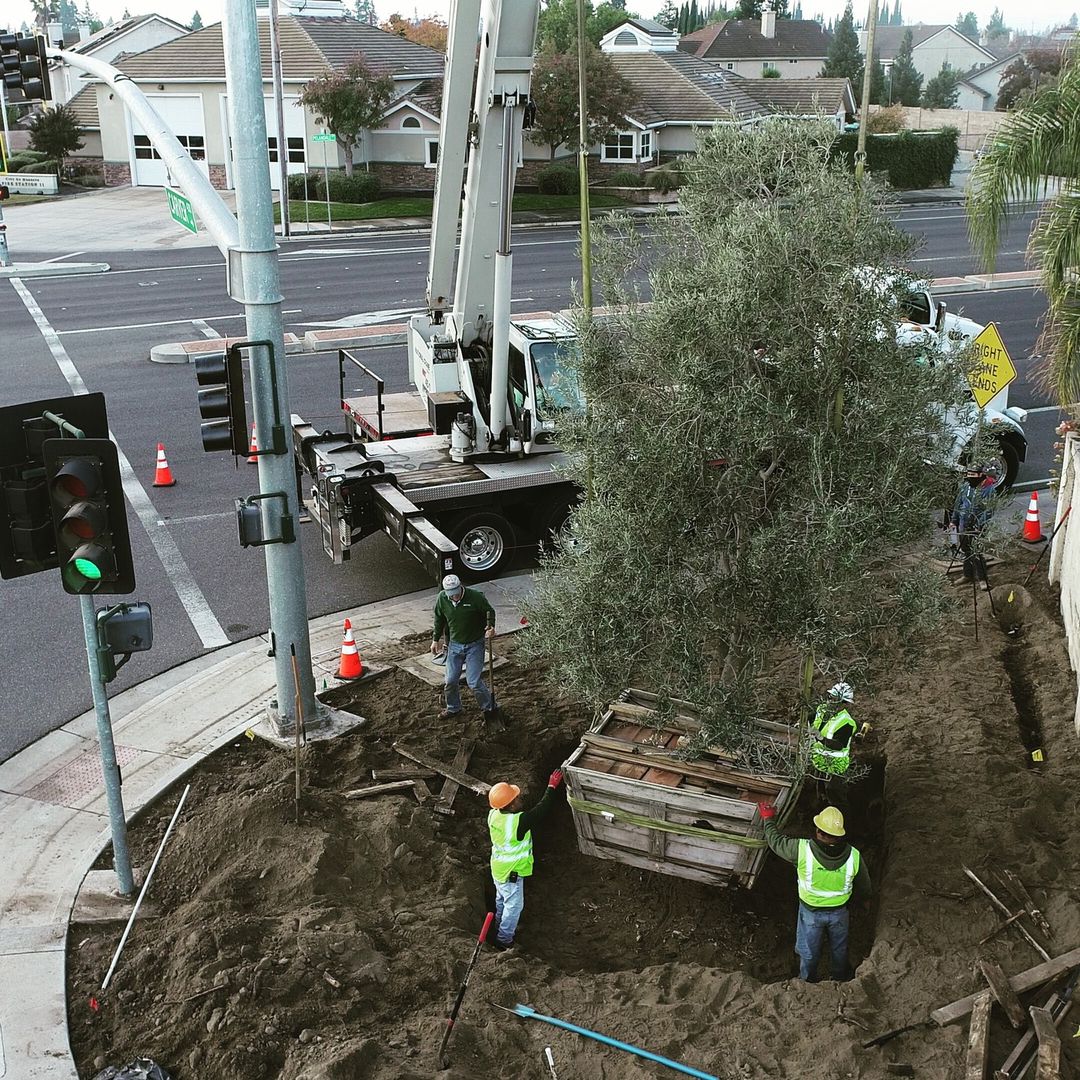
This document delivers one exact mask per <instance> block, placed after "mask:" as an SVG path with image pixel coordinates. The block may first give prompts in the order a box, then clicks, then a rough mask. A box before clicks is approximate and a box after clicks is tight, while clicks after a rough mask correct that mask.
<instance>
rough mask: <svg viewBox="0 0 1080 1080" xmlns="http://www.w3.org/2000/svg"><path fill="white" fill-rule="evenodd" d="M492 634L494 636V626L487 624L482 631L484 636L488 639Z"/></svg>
mask: <svg viewBox="0 0 1080 1080" xmlns="http://www.w3.org/2000/svg"><path fill="white" fill-rule="evenodd" d="M494 636H495V627H494V626H489V627H488V628H487V629H486V630H485V631H484V637H486V638H487V639H488V640H489V641H490V640H491V639H492V638H493V637H494Z"/></svg>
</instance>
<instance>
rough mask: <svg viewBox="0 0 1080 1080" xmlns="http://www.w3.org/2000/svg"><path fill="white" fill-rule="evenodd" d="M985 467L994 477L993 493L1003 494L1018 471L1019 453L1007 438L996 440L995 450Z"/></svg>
mask: <svg viewBox="0 0 1080 1080" xmlns="http://www.w3.org/2000/svg"><path fill="white" fill-rule="evenodd" d="M985 464H986V467H987V470H988V471H989V473H990V475H991V476H993V478H994V494H995V495H1004V494H1005V493H1006V492H1007V491H1009V490H1010V488H1012V486H1013V484H1015V483H1016V474H1017V473H1018V472H1019V471H1020V455H1019V454H1018V453H1017V452H1016V447H1015V446H1013V444H1012V443H1011V442H1009V440H1008V439H1000V438H999V439H998V440H997V452H996V453H994V454H992V455H991V456H990V458H989V460H988V461H986V463H985Z"/></svg>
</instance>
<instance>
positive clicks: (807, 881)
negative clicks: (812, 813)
mask: <svg viewBox="0 0 1080 1080" xmlns="http://www.w3.org/2000/svg"><path fill="white" fill-rule="evenodd" d="M758 811H759V812H760V814H761V819H762V821H763V822H764V823H765V842H766V843H767V844H768V845H769V849H770V850H771V851H773V852H775V853H776V854H777V855H779V856H780V858H781V859H783V860H785V862H789V863H793V864H794V865H795V871H796V878H797V881H798V886H799V921H798V924H797V926H796V930H795V952H796V953H798V956H799V978H800V979H803V980H804V981H805V982H817V981H818V975H817V969H818V962H819V961H820V960H821V954H822V951H823V949H824V946H825V938H826V937H828V939H829V953H830V958H831V971H832V977H833V978H834V979H835V980H837V981H838V982H846V981H847V980H848V979H850V978H851V975H852V972H851V967H850V965H849V964H848V901H849V900H850V899H851V897H852V895H853V894H857V895H858V896H859V897H860V898H862V899H866V900H869V898H870V872H869V870H867V869H866V864H865V863H864V862H863V859H862V855H861V854H860V853H859V851H858V849H857V848H854V847H852V846H851V844H849V843H848V842H847V841H846V840H844V815H843V814H841V813H840V811H839V810H837V809H836V807H835V806H826V807H825V809H824V810H822V811H821V813H820V814H818V815H817V817H815V818H814V828H815V832H814V838H813V839H812V840H806V839H799V838H798V837H794V836H785V835H784V834H783V833H782V832H780V830H779V829H778V828H777V827H776V825H775V824H774V822H773V820H772V819H773V818H774V817H775V815H776V807H775V806H773V805H772V804H771V803H768V802H759V803H758Z"/></svg>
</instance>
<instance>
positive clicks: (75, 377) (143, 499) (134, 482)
mask: <svg viewBox="0 0 1080 1080" xmlns="http://www.w3.org/2000/svg"><path fill="white" fill-rule="evenodd" d="M10 280H11V285H12V288H14V290H15V292H16V293H17V294H18V296H19V299H20V300H21V301H22V302H23V305H24V306H25V307H26V310H27V311H28V312H29V313H30V317H31V318H32V319H33V320H34V322H35V323H37V328H38V330H39V331H40V332H41V336H42V337H43V338H44V339H45V344H46V345H48V347H49V352H51V353H52V355H53V359H54V360H55V361H56V366H57V367H58V368H59V369H60V374H61V375H63V376H64V379H65V381H66V382H67V384H68V386H70V387H71V389H72V392H73V393H75V394H87V393H89V391H88V390H87V388H86V383H85V382H83V378H82V376H81V375H80V374H79V370H78V368H76V367H75V364H74V363H73V362H72V359H71V357H70V356H68V354H67V350H66V349H65V348H64V344H63V342H62V341H61V340H60V338H59V336H58V335H57V333H56V331H55V330H54V329H53V328H52V326H51V325H50V323H49V320H48V319H47V318H46V317H45V313H44V312H43V311H42V310H41V308H40V307H39V306H38V303H37V301H36V300H35V299H34V297H33V295H32V294H31V292H30V290H29V289H28V288H27V287H26V286H25V285H24V284H23V282H22V279H21V278H11V279H10ZM109 437H110V438H111V439H112V441H113V442H114V443H116V436H115V435H113V433H112V432H111V431H110V432H109ZM116 452H117V457H118V458H119V460H120V476H121V480H122V482H123V485H124V494H125V495H126V496H127V500H128V502H129V503H131V506H132V509H133V510H134V511H135V514H136V515H137V516H138V518H139V521H141V522H142V525H143V528H144V529H146V534H147V536H149V537H150V543H151V544H153V545H154V550H155V551H156V552H157V556H158V558H159V559H160V560H161V565H162V567H163V568H164V570H165V573H166V575H167V576H168V578H169V581H170V582H171V583H172V587H173V589H174V590H175V591H176V595H177V596H178V597H179V598H180V603H181V604H182V605H183V608H184V610H185V611H186V612H187V616H188V618H189V619H190V620H191V625H192V626H193V627H194V628H195V633H197V634H198V635H199V640H200V641H202V643H203V647H204V648H207V649H212V648H216V647H217V646H219V645H228V644H229V636H228V634H226V633H225V631H224V630H223V629H222V628H221V624H220V623H219V622H218V621H217V618H216V616H215V615H214V613H213V611H212V610H211V609H210V605H209V604H208V603H207V602H206V597H205V596H204V595H203V592H202V590H201V589H200V588H199V586H198V584H197V583H196V581H195V578H194V576H193V575H192V573H191V570H190V569H188V565H187V563H186V562H185V561H184V556H183V555H181V554H180V549H179V548H178V547H177V546H176V541H175V540H173V538H172V536H171V534H170V533H169V531H168V529H164V528H161V527H160V526H159V525H158V522H159V521H160V520H161V519H160V518H159V517H158V511H157V509H156V508H155V506H154V504H153V503H152V502H151V501H150V496H149V495H147V493H146V488H144V487H143V486H142V483H141V482H140V481H139V478H138V477H137V476H136V475H135V470H134V469H133V468H132V467H131V462H130V461H128V459H127V455H125V453H124V451H123V450H122V449H121V448H120V444H119V443H116Z"/></svg>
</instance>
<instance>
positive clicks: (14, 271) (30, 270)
mask: <svg viewBox="0 0 1080 1080" xmlns="http://www.w3.org/2000/svg"><path fill="white" fill-rule="evenodd" d="M108 270H109V264H108V263H43V262H41V263H14V264H13V265H12V266H0V280H2V279H4V278H24V277H67V276H68V275H69V274H105V273H107V272H108ZM0 1075H2V1074H0Z"/></svg>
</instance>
